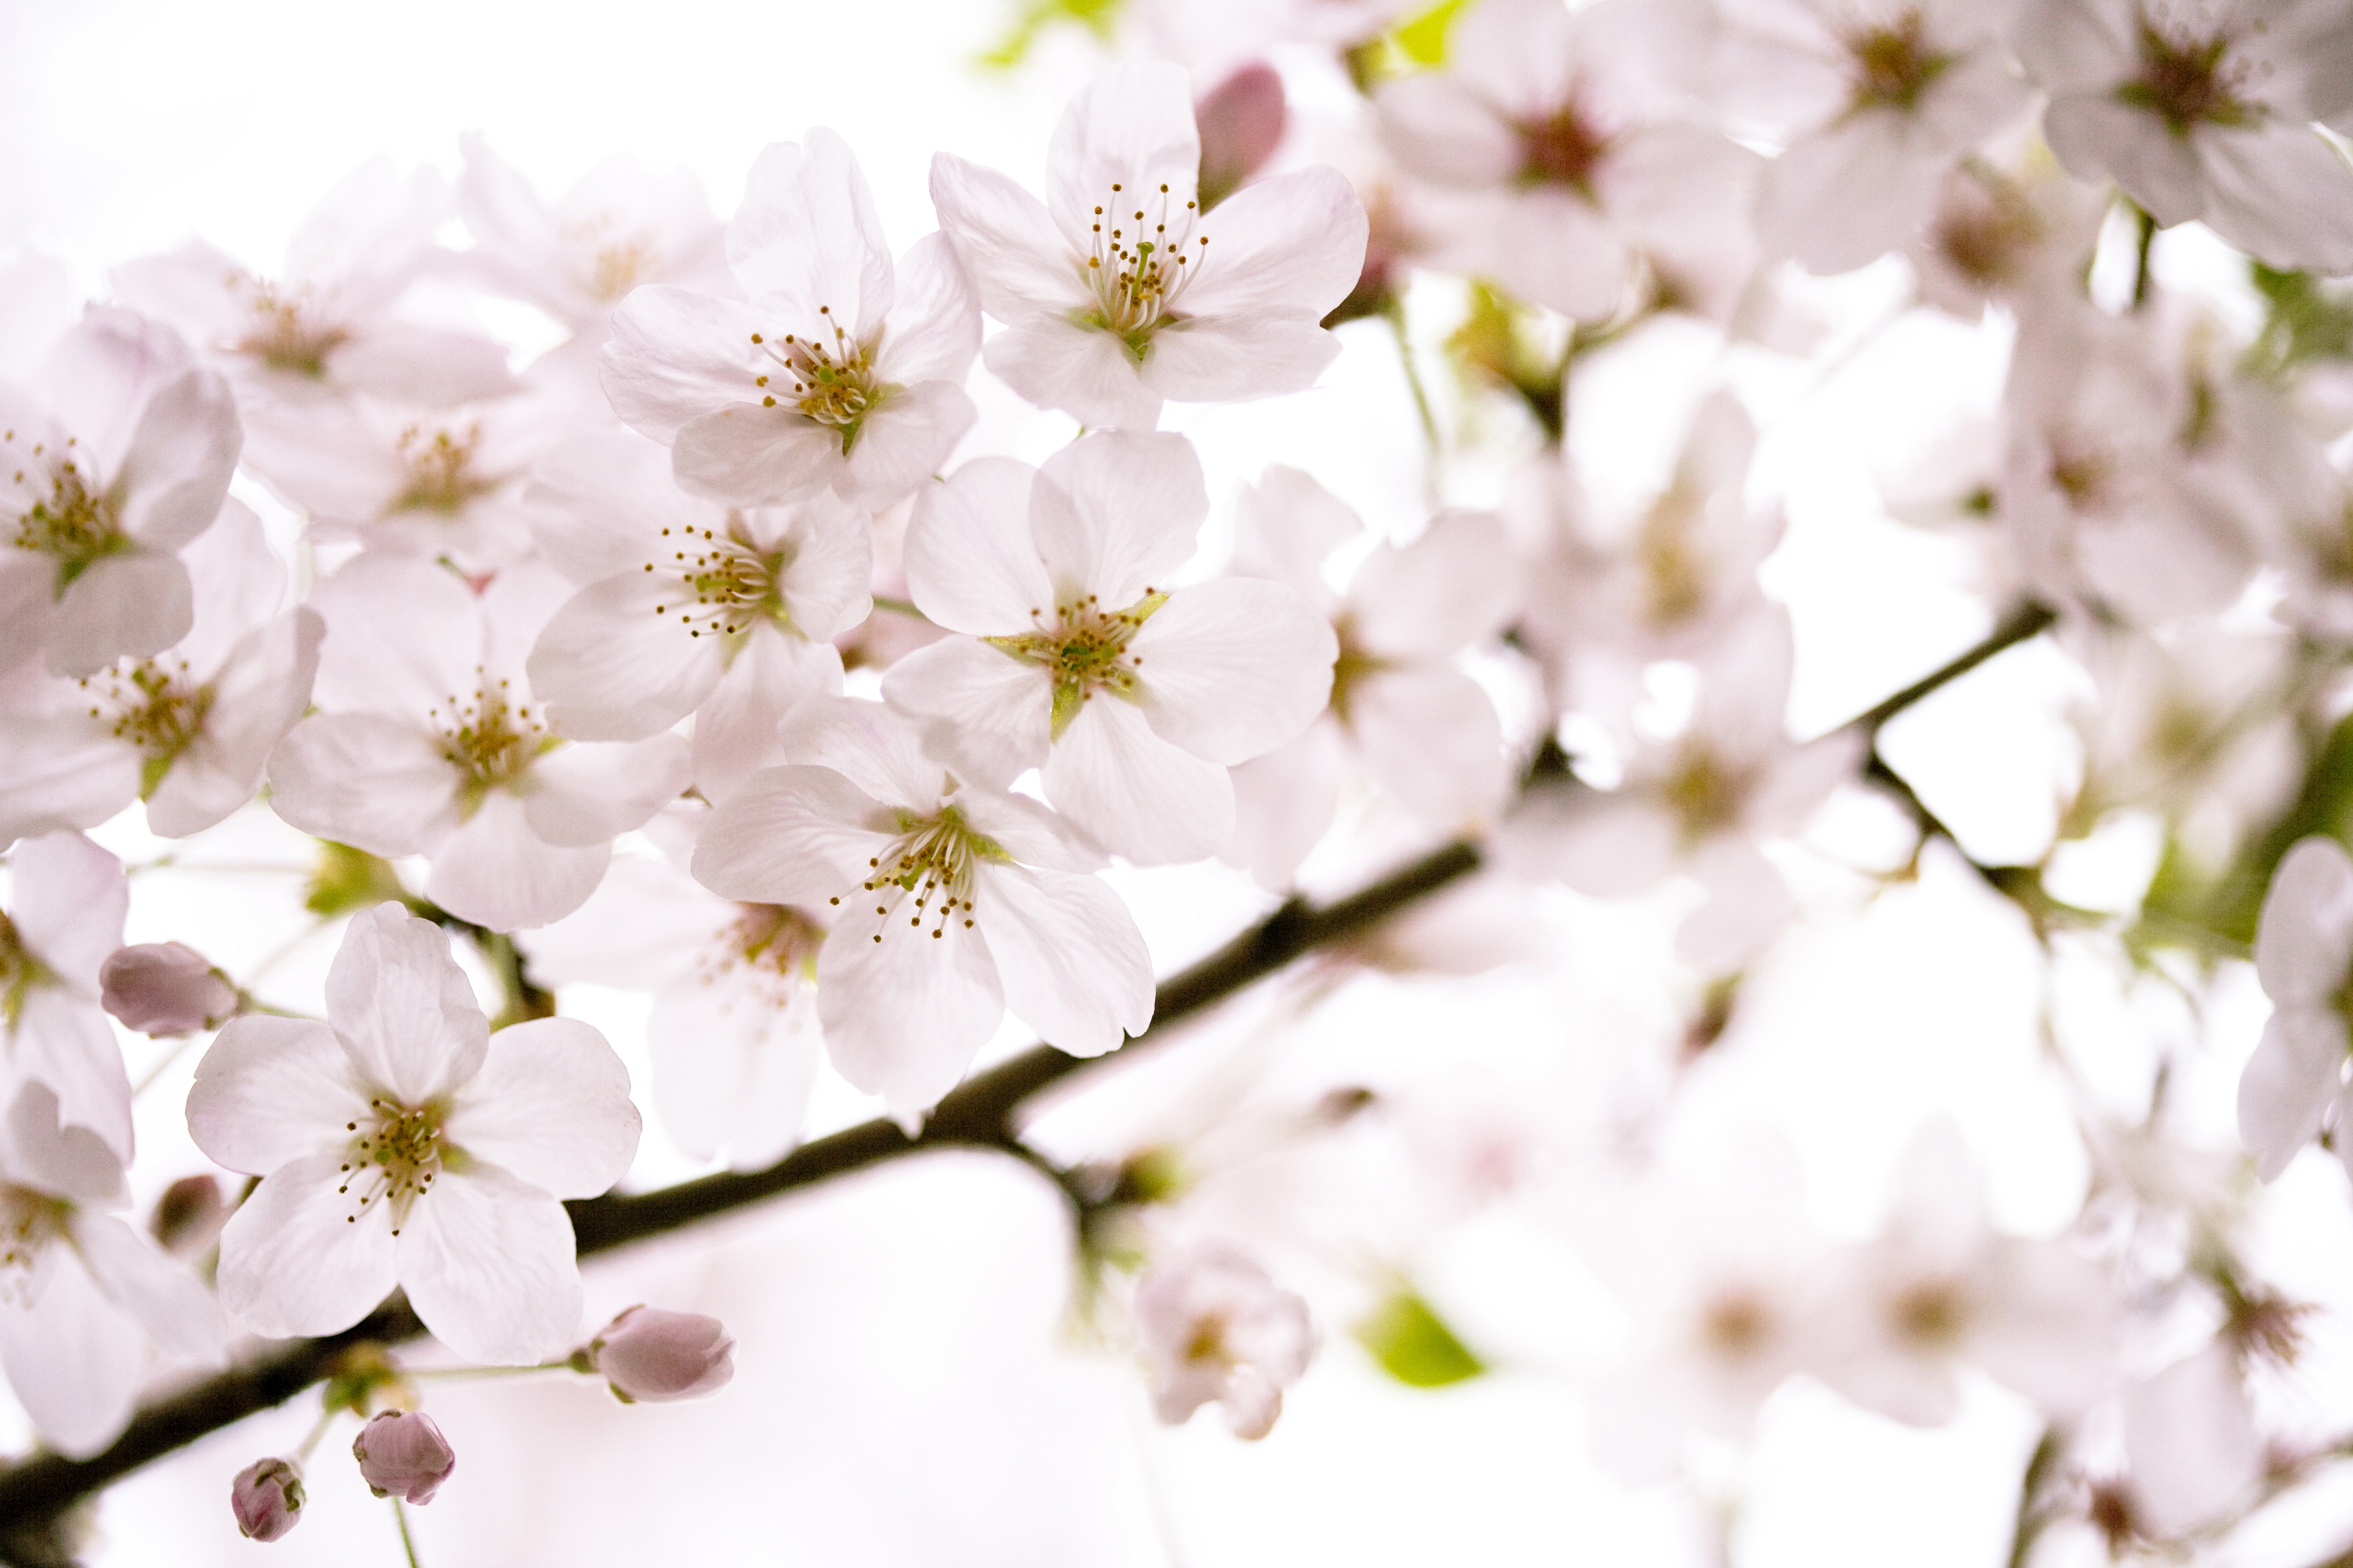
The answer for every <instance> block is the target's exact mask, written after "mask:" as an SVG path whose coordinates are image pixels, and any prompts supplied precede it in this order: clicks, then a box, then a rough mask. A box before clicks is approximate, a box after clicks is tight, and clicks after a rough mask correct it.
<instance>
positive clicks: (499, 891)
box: [425, 737, 685, 931]
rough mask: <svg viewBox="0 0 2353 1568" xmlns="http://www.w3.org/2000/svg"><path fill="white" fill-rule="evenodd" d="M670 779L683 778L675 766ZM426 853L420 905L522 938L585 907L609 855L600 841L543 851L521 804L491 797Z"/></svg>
mask: <svg viewBox="0 0 2353 1568" xmlns="http://www.w3.org/2000/svg"><path fill="white" fill-rule="evenodd" d="M657 739H659V737H657ZM645 743H647V744H650V743H651V742H645ZM682 762H683V755H682V747H681V763H682ZM678 772H679V776H681V778H683V777H684V775H685V768H684V767H683V765H681V767H680V768H679V770H678ZM648 815H651V814H650V813H649V814H648ZM430 853H431V854H432V857H433V869H432V870H431V872H430V873H428V874H427V877H426V879H425V896H426V897H427V898H428V899H430V900H433V901H434V902H435V903H437V904H439V905H440V906H441V907H442V908H443V909H445V910H448V911H449V912H450V913H451V914H454V915H457V916H459V917H460V918H461V919H464V920H470V921H474V922H475V923H476V924H478V925H484V926H488V927H490V928H491V930H492V931H527V930H529V929H530V928H531V927H533V926H543V925H545V924H546V923H547V922H548V921H554V920H561V919H563V918H564V917H565V915H568V914H570V913H571V912H572V911H573V910H576V909H578V908H579V907H580V906H581V904H583V903H584V902H586V900H587V898H588V895H589V894H591V893H593V892H595V891H596V884H597V883H598V882H599V881H601V880H602V879H604V876H605V867H606V864H607V862H608V861H609V860H610V859H611V858H612V856H613V847H612V845H611V843H610V842H608V841H599V842H597V843H594V844H587V845H578V846H565V845H556V844H551V843H549V842H548V841H547V840H546V839H544V838H542V837H540V836H539V835H538V834H537V833H536V832H534V831H533V828H532V826H531V821H530V818H529V817H528V816H526V815H525V811H524V805H523V802H522V800H520V799H518V798H517V797H516V796H514V795H510V794H508V793H507V792H506V791H504V790H492V791H491V792H490V794H488V795H484V796H483V797H482V804H481V805H480V806H478V807H476V808H475V811H474V815H473V816H470V817H468V818H467V819H466V823H465V826H462V827H460V828H459V829H458V831H457V832H455V833H453V834H451V835H450V836H449V837H448V838H446V839H444V840H442V841H441V843H439V844H438V845H437V846H435V847H434V848H433V849H432V850H431V851H430Z"/></svg>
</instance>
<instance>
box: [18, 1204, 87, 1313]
mask: <svg viewBox="0 0 2353 1568" xmlns="http://www.w3.org/2000/svg"><path fill="white" fill-rule="evenodd" d="M72 1213H73V1205H70V1204H69V1203H67V1202H66V1201H65V1200H64V1199H63V1198H56V1197H51V1196H50V1195H49V1194H47V1193H41V1192H36V1191H34V1190H33V1189H32V1188H30V1187H19V1186H15V1185H10V1184H0V1301H5V1302H9V1303H12V1304H14V1305H16V1306H19V1307H29V1306H31V1305H32V1304H33V1303H32V1288H33V1268H34V1266H35V1265H36V1264H37V1263H38V1262H39V1261H40V1257H41V1249H42V1248H43V1247H47V1246H48V1244H49V1243H50V1242H52V1241H54V1240H56V1239H57V1238H58V1237H61V1236H63V1235H64V1234H65V1231H66V1220H67V1218H68V1217H69V1215H71V1214H72Z"/></svg>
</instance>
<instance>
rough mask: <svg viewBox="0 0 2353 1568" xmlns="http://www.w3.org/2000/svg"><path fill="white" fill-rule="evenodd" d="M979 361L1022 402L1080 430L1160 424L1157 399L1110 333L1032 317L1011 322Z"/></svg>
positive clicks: (1066, 320)
mask: <svg viewBox="0 0 2353 1568" xmlns="http://www.w3.org/2000/svg"><path fill="white" fill-rule="evenodd" d="M980 357H981V362H982V363H984V364H986V365H987V366H988V368H989V371H990V373H991V374H994V375H996V377H997V379H998V380H1000V381H1002V382H1004V383H1005V384H1006V385H1008V386H1009V387H1011V388H1012V389H1013V390H1014V391H1016V392H1018V393H1019V394H1020V395H1022V396H1023V397H1025V398H1027V399H1029V401H1030V402H1032V403H1034V404H1036V405H1038V406H1039V407H1040V408H1059V409H1061V410H1062V411H1063V412H1065V413H1067V414H1069V415H1070V416H1071V417H1072V418H1074V419H1076V420H1078V421H1079V423H1081V424H1082V425H1088V426H1100V427H1103V428H1107V429H1113V430H1149V429H1151V428H1152V427H1153V426H1154V425H1155V424H1157V423H1159V420H1160V395H1159V394H1158V393H1156V392H1155V391H1153V390H1152V389H1151V388H1150V387H1148V386H1146V385H1145V384H1144V383H1143V382H1142V381H1140V380H1138V379H1137V376H1136V363H1135V361H1134V360H1133V359H1131V358H1130V357H1129V356H1128V353H1127V347H1126V345H1125V344H1124V343H1123V342H1121V341H1120V339H1119V336H1118V334H1117V333H1115V332H1112V331H1106V330H1104V329H1103V328H1099V327H1087V326H1081V325H1080V324H1078V323H1077V322H1076V321H1071V319H1070V318H1069V317H1068V316H1062V315H1045V314H1041V313H1033V314H1029V315H1024V316H1018V317H1016V318H1015V319H1014V320H1013V321H1011V322H1010V323H1008V325H1007V327H1006V329H1005V331H1001V332H999V333H997V335H996V336H995V337H993V338H991V339H989V340H988V342H987V343H985V344H983V345H982V347H981V351H980Z"/></svg>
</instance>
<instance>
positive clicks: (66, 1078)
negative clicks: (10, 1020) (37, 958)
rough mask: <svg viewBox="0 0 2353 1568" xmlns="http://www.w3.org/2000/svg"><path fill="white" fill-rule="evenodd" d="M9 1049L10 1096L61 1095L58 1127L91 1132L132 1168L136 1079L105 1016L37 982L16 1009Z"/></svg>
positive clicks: (9, 1037)
mask: <svg viewBox="0 0 2353 1568" xmlns="http://www.w3.org/2000/svg"><path fill="white" fill-rule="evenodd" d="M7 1044H8V1081H7V1089H8V1092H9V1093H10V1094H12V1095H14V1094H18V1093H22V1092H24V1089H25V1086H26V1084H27V1083H37V1084H41V1085H44V1086H46V1087H47V1089H48V1090H49V1091H50V1092H51V1093H52V1094H54V1095H56V1096H57V1099H58V1125H59V1126H61V1127H80V1128H86V1129H88V1130H89V1131H90V1132H92V1133H94V1134H95V1135H96V1136H97V1137H98V1138H99V1139H100V1142H104V1143H105V1145H106V1146H107V1148H109V1149H110V1150H111V1151H112V1152H113V1153H114V1157H115V1158H116V1159H118V1160H120V1161H121V1162H122V1163H125V1164H128V1163H130V1162H131V1156H132V1125H131V1078H130V1075H129V1074H128V1073H127V1072H125V1071H124V1070H123V1066H122V1047H121V1046H119V1045H117V1044H116V1043H115V1039H114V1031H113V1029H112V1028H111V1027H110V1026H108V1024H107V1021H106V1015H105V1014H103V1013H101V1012H100V1011H99V1010H98V1008H97V1006H96V1005H93V1004H91V1003H90V1002H86V1001H83V1000H82V999H81V998H79V997H78V996H72V995H69V994H67V993H66V992H65V991H64V990H62V989H60V988H59V987H58V986H55V985H36V986H34V987H32V988H31V989H30V990H28V991H26V993H25V997H24V1000H23V1001H22V1002H21V1003H20V1004H19V1005H18V1008H17V1013H16V1027H15V1028H14V1030H13V1031H11V1032H10V1033H9V1035H8V1036H7Z"/></svg>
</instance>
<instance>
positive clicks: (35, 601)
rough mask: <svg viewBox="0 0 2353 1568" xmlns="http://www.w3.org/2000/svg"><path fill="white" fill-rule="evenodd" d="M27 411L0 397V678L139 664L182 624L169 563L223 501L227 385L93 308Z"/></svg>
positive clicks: (183, 600)
mask: <svg viewBox="0 0 2353 1568" xmlns="http://www.w3.org/2000/svg"><path fill="white" fill-rule="evenodd" d="M36 384H37V385H38V386H39V387H40V389H41V395H40V396H38V397H36V396H35V395H34V394H33V393H31V392H29V391H20V390H17V389H15V388H11V387H6V386H0V531H5V533H6V534H7V536H8V538H7V542H8V543H9V544H10V545H13V546H14V547H15V548H13V549H10V550H7V551H6V552H0V671H5V670H9V669H13V668H16V666H18V665H19V664H22V663H23V662H24V661H26V659H29V658H32V657H33V655H34V654H35V653H36V652H39V651H42V650H46V651H47V656H48V668H50V670H52V671H53V672H54V673H56V674H58V675H71V676H81V675H89V674H90V673H92V672H93V671H96V670H98V669H100V668H104V667H105V666H106V665H108V664H110V663H111V662H112V661H113V660H114V659H116V658H120V657H122V656H124V655H128V656H130V657H131V658H146V657H148V656H150V655H153V654H157V653H161V652H162V651H163V650H164V649H165V648H167V647H171V646H172V644H174V643H175V642H177V641H179V639H180V638H181V637H185V636H186V635H187V631H188V626H189V624H190V621H191V619H192V618H193V616H194V614H195V606H194V604H193V601H192V597H191V593H190V589H189V586H188V574H187V568H186V567H185V566H183V565H182V564H181V563H180V561H179V558H178V555H177V553H176V552H178V551H179V550H180V549H181V548H182V547H184V546H185V545H186V544H187V543H188V542H189V541H191V540H193V539H195V537H196V536H197V535H198V534H200V533H202V532H204V531H205V530H206V527H208V526H209V525H210V524H211V522H212V521H213V519H214V517H215V515H216V514H217V513H218V512H219V511H220V510H221V501H222V500H223V499H224V498H226V497H227V494H228V481H229V474H230V472H231V470H232V469H234V468H236V466H237V448H238V445H239V442H240V440H241V436H240V433H239V430H238V427H237V409H236V407H235V405H234V403H233V401H232V399H231V398H230V395H229V391H228V387H227V384H226V383H224V382H223V381H222V380H221V378H220V377H219V376H217V375H216V374H213V373H211V372H210V371H207V370H205V369H203V368H202V367H201V366H199V365H197V364H196V363H195V360H194V359H193V358H192V357H191V356H190V354H189V353H188V348H187V345H186V344H185V343H184V342H181V341H180V340H179V338H178V337H177V336H175V335H174V333H173V332H172V331H171V330H170V329H169V328H167V327H164V326H163V325H161V324H160V323H158V322H155V321H149V320H147V319H145V318H144V317H141V316H136V315H133V314H132V313H131V312H130V311H128V310H112V309H109V308H105V307H97V306H94V307H92V308H91V309H90V312H89V313H88V314H87V315H85V316H84V317H83V318H82V319H81V321H79V323H78V324H77V325H76V326H75V327H74V328H73V329H72V330H71V331H68V332H67V333H66V334H65V335H64V336H63V337H62V338H60V339H59V340H58V342H57V345H56V346H55V347H54V348H53V349H52V350H51V351H50V353H49V354H48V357H47V362H46V363H45V364H44V365H43V367H42V369H41V371H40V373H39V374H38V375H37V381H36Z"/></svg>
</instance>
